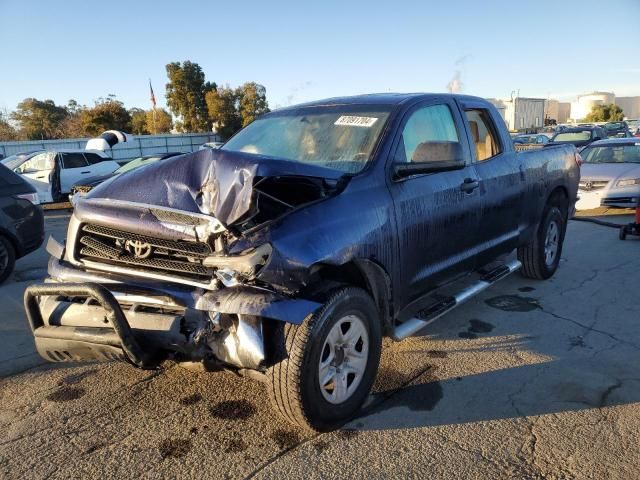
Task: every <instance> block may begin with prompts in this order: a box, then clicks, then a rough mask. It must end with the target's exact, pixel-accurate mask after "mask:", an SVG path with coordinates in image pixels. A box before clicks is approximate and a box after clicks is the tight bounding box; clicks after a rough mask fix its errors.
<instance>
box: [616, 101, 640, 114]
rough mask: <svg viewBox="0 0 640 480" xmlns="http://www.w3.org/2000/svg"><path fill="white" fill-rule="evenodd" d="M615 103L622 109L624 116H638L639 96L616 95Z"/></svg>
mask: <svg viewBox="0 0 640 480" xmlns="http://www.w3.org/2000/svg"><path fill="white" fill-rule="evenodd" d="M616 105H618V106H619V107H620V108H621V109H622V111H623V112H624V117H625V118H629V119H637V118H640V97H617V98H616Z"/></svg>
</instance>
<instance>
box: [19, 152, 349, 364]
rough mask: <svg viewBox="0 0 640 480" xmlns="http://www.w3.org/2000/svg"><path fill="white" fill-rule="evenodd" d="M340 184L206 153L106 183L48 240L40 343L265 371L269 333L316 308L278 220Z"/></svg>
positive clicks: (36, 297) (319, 175)
mask: <svg viewBox="0 0 640 480" xmlns="http://www.w3.org/2000/svg"><path fill="white" fill-rule="evenodd" d="M253 157H255V156H253ZM342 182H343V180H342V179H341V178H340V176H339V175H337V174H336V172H333V171H332V170H328V169H324V168H317V167H310V166H303V167H301V166H300V165H299V164H295V163H293V162H286V161H279V160H269V161H268V162H260V161H259V159H258V161H256V159H255V158H253V159H249V158H247V156H243V155H241V154H233V153H231V152H221V151H211V150H205V151H201V152H197V153H194V154H190V155H186V156H183V157H176V158H175V159H169V160H166V161H163V162H161V163H158V164H154V165H151V166H149V167H145V168H142V169H140V170H136V171H133V172H131V173H129V174H126V175H121V176H119V177H116V178H114V179H112V180H110V181H108V182H105V183H104V184H102V185H100V186H99V187H97V188H96V189H94V190H93V191H92V192H91V193H90V194H89V195H87V196H86V197H84V198H79V199H78V202H77V204H76V206H75V211H74V214H73V216H72V218H71V220H70V223H69V229H68V235H67V240H66V245H64V246H63V245H60V244H58V243H57V242H55V241H54V240H53V239H50V241H49V245H48V248H47V249H48V251H49V252H50V253H51V255H52V258H51V260H50V262H49V275H50V277H49V278H48V279H47V281H46V282H45V283H44V284H42V285H32V286H30V287H29V288H28V289H27V291H26V293H25V309H26V311H27V316H28V318H29V323H30V325H31V328H32V330H33V333H34V336H35V339H36V346H37V349H38V352H39V353H40V355H41V356H43V357H44V358H45V359H47V360H49V361H78V360H110V359H116V358H117V359H125V360H128V361H130V362H131V363H133V364H135V365H136V366H138V367H141V368H155V367H156V366H158V365H159V363H160V362H162V361H163V360H165V359H168V358H172V359H175V360H177V361H182V362H205V363H206V364H207V365H220V366H232V367H235V368H237V369H250V370H258V371H263V370H264V369H266V368H267V367H268V366H269V364H270V363H271V362H272V361H273V359H271V358H270V353H269V346H268V342H267V337H268V332H269V331H271V330H273V329H274V328H275V327H276V325H277V322H291V323H301V322H302V321H304V319H305V318H306V317H308V316H309V315H310V314H311V313H313V312H314V311H315V310H316V309H317V308H318V307H319V306H320V304H319V303H317V302H315V301H313V299H308V298H304V295H303V294H301V291H302V289H303V287H304V280H301V278H302V276H301V275H300V273H299V272H297V273H296V274H293V273H291V272H288V271H286V269H283V268H282V262H281V260H280V257H281V255H280V253H279V252H278V247H277V245H275V244H273V243H272V242H271V241H270V240H271V239H270V236H269V234H268V231H269V228H270V225H272V224H274V223H277V222H278V221H279V220H280V219H281V218H283V217H284V216H285V215H287V214H288V213H290V212H293V211H295V210H297V209H299V208H302V207H304V206H306V205H309V204H312V203H315V202H317V201H320V200H322V199H324V198H327V197H330V196H332V195H334V194H336V193H338V192H339V190H340V188H341V186H342V184H343V183H342ZM265 232H266V233H265ZM274 258H276V260H274ZM272 262H273V265H272ZM303 270H304V269H303ZM264 271H269V275H267V276H266V278H268V279H269V281H265V280H264V279H263V278H262V273H263V272H264Z"/></svg>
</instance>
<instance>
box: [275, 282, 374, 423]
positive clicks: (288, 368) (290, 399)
mask: <svg viewBox="0 0 640 480" xmlns="http://www.w3.org/2000/svg"><path fill="white" fill-rule="evenodd" d="M345 328H346V330H345ZM352 329H353V330H352ZM277 330H279V332H280V334H278V333H277V331H276V332H274V337H275V338H274V339H273V340H275V344H274V345H275V349H274V354H275V355H276V357H275V358H280V361H279V362H277V363H275V364H274V366H273V367H272V368H270V369H269V371H268V372H267V377H268V382H267V385H268V391H269V398H270V400H271V403H272V405H273V407H274V408H275V409H276V410H277V411H278V412H279V413H280V414H281V415H282V416H283V417H284V418H285V419H287V420H288V421H289V422H291V423H293V424H295V425H298V426H300V427H303V428H306V429H310V430H316V431H327V430H331V429H333V428H336V427H338V426H340V425H342V424H344V423H345V422H346V421H348V420H349V419H351V418H352V417H353V416H354V415H355V414H356V413H357V411H358V410H359V408H360V407H361V406H362V404H363V403H364V401H365V400H366V399H367V396H368V394H369V391H370V390H371V386H372V385H373V381H374V380H375V377H376V374H377V371H378V364H379V362H380V350H381V347H382V327H381V321H380V317H379V313H378V310H377V308H376V306H375V303H374V302H373V300H372V299H371V297H370V296H369V295H368V294H367V293H366V292H365V291H364V290H362V289H360V288H356V287H342V288H340V289H338V290H335V291H333V292H332V293H331V294H330V296H329V298H328V300H327V301H326V302H325V303H324V305H323V306H322V307H321V308H320V309H319V310H318V311H317V312H316V313H315V314H313V315H312V316H311V317H309V318H307V319H306V320H305V321H304V322H303V323H302V324H300V325H292V324H285V323H279V327H278V329H277ZM338 330H339V331H342V335H339V334H338V333H337V332H338ZM336 335H337V336H336ZM341 337H342V338H341ZM351 337H352V338H351ZM356 337H357V341H356V340H354V339H356ZM335 339H340V340H339V342H337V343H338V344H339V345H342V344H341V343H340V342H342V341H344V339H351V342H349V343H355V345H354V346H353V347H347V348H345V349H342V348H341V347H340V346H339V347H338V348H333V347H332V344H333V340H335ZM358 345H359V348H360V350H359V351H358ZM365 348H366V351H365ZM360 354H361V356H360ZM278 355H279V357H278ZM365 359H366V361H365ZM345 360H346V361H345ZM363 361H364V362H365V363H364V364H363ZM334 364H335V366H334ZM332 369H333V372H334V378H337V379H338V382H336V381H335V380H330V381H329V382H328V383H325V384H324V385H321V382H320V377H321V372H323V373H322V376H323V377H324V378H329V377H330V373H331V371H332ZM358 369H360V370H361V371H362V374H360V375H358V374H356V373H353V372H355V371H356V370H358ZM351 370H353V371H351ZM325 375H326V376H325ZM340 379H343V380H342V381H340ZM339 384H340V385H342V387H340V385H339ZM342 394H344V396H343V395H342Z"/></svg>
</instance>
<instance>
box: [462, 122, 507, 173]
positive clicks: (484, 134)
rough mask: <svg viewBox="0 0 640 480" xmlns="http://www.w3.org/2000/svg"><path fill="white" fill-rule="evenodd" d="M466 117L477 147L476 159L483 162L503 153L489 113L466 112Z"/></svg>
mask: <svg viewBox="0 0 640 480" xmlns="http://www.w3.org/2000/svg"><path fill="white" fill-rule="evenodd" d="M465 115H466V116H467V122H468V123H469V131H470V132H471V139H472V140H473V143H474V145H475V151H476V159H477V160H478V161H479V162H482V161H483V160H487V159H489V158H491V157H495V156H496V155H498V154H500V153H502V147H501V146H500V142H498V137H497V135H496V129H495V126H494V125H493V121H492V120H491V117H490V116H489V112H488V111H486V110H482V109H474V110H465Z"/></svg>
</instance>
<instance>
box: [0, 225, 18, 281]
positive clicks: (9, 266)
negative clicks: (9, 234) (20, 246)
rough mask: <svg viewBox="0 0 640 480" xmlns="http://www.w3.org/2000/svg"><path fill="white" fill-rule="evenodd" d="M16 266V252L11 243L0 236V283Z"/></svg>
mask: <svg viewBox="0 0 640 480" xmlns="http://www.w3.org/2000/svg"><path fill="white" fill-rule="evenodd" d="M15 264H16V250H15V248H13V245H12V243H11V242H10V241H9V240H8V239H7V238H5V237H3V236H2V235H0V283H2V282H4V281H5V280H6V279H7V278H9V275H11V272H13V268H14V266H15Z"/></svg>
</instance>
